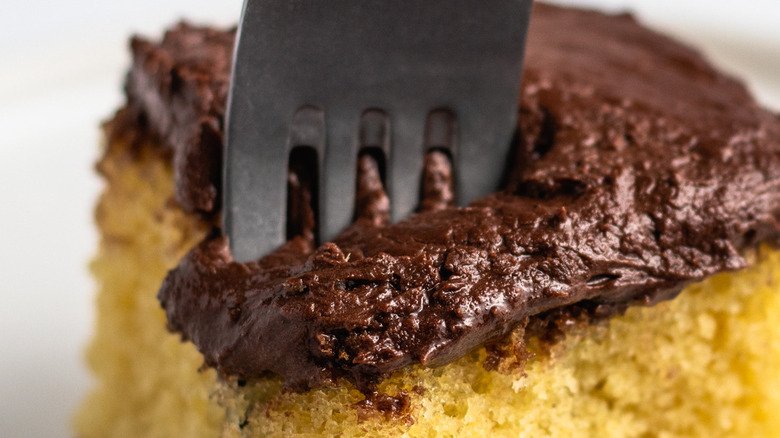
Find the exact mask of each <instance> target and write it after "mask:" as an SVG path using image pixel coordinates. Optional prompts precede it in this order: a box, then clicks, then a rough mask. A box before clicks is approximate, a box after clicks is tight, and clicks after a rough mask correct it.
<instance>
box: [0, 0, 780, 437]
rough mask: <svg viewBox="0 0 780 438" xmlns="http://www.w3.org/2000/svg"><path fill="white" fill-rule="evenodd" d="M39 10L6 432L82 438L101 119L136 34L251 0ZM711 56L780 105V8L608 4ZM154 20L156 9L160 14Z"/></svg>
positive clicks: (1, 139) (11, 210) (28, 52)
mask: <svg viewBox="0 0 780 438" xmlns="http://www.w3.org/2000/svg"><path fill="white" fill-rule="evenodd" d="M160 3H163V2H157V1H154V0H136V1H133V2H131V1H128V0H125V1H122V2H100V1H97V0H73V1H70V2H67V4H66V2H58V3H54V2H44V3H43V4H42V3H41V2H29V1H26V0H4V1H3V6H2V13H0V205H2V210H0V211H1V212H2V214H0V230H2V231H3V237H2V239H1V240H0V242H2V243H1V244H0V245H1V247H2V250H0V351H2V355H0V436H3V437H15V436H19V437H36V436H38V437H57V436H60V437H68V436H71V435H72V432H71V430H70V427H69V424H68V422H69V418H70V416H71V414H72V412H73V410H74V409H75V407H76V405H77V403H78V401H79V399H80V398H81V397H82V396H83V395H84V393H85V392H86V391H87V390H88V388H89V385H90V382H89V377H88V375H87V373H86V371H85V368H84V365H83V362H82V352H83V349H84V346H85V344H86V342H87V340H88V336H89V331H90V325H91V321H92V298H93V284H92V282H91V280H90V279H89V276H88V273H87V268H86V266H87V263H88V260H89V257H90V255H91V254H92V252H93V250H94V248H95V245H96V235H95V232H94V231H93V225H92V206H93V203H94V200H95V197H96V196H97V193H98V190H99V187H100V182H99V180H98V179H97V177H95V176H94V173H93V172H92V165H93V164H92V163H93V162H94V160H95V159H96V156H97V145H98V142H99V131H98V129H97V125H98V123H99V122H100V121H101V120H102V119H104V118H106V117H108V116H109V114H110V113H111V112H112V111H113V109H115V108H116V107H117V106H118V105H120V104H121V102H122V95H121V83H122V78H123V75H124V69H125V68H126V66H127V65H128V63H129V58H128V56H127V50H126V39H127V36H128V35H129V34H130V33H131V32H133V31H142V32H144V33H146V34H152V35H158V34H159V33H160V31H161V30H162V28H163V26H164V25H166V24H168V23H171V22H173V21H174V20H176V19H177V18H179V17H182V16H187V17H190V18H191V19H193V21H195V22H207V23H218V24H222V25H225V24H227V23H231V22H233V21H235V20H236V19H237V17H238V14H239V11H240V7H241V1H240V0H228V1H225V0H220V1H207V0H198V1H192V0H187V1H185V0H176V1H167V2H164V5H161V4H160ZM561 3H568V4H580V5H590V6H601V7H604V8H607V9H609V10H623V9H626V8H627V7H631V8H633V9H634V10H636V11H638V12H639V15H640V17H641V18H642V19H643V21H645V22H646V23H648V24H649V25H651V26H652V27H655V28H658V29H662V30H665V31H667V32H669V33H671V34H673V35H676V36H678V37H679V38H680V39H683V40H685V41H689V42H691V43H694V44H695V45H696V46H698V47H700V48H701V49H702V50H703V51H704V52H705V53H706V54H707V55H708V56H709V57H710V58H711V59H713V60H714V62H715V63H716V64H718V65H720V66H721V67H723V68H725V69H726V70H728V71H731V72H733V73H735V74H739V75H740V76H743V77H745V78H747V80H748V83H749V84H750V87H751V89H752V90H753V91H754V92H755V93H756V95H757V96H758V97H759V99H760V100H761V101H762V102H763V103H764V104H765V105H768V106H771V107H774V108H776V109H777V108H780V31H776V29H775V27H776V26H777V23H780V2H776V1H774V0H750V1H747V0H746V1H743V2H740V3H739V6H738V7H737V4H736V2H733V1H728V2H727V1H712V0H711V1H704V0H702V1H693V0H686V1H683V0H679V1H672V0H666V1H664V0H633V1H629V0H626V1H618V0H601V1H596V0H593V1H580V2H576V1H565V2H561ZM149 11H154V13H150V12H149Z"/></svg>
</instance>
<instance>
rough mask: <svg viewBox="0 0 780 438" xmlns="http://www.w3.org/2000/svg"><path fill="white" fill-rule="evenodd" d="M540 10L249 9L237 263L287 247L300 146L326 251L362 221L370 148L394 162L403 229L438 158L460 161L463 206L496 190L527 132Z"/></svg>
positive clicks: (428, 6) (240, 114)
mask: <svg viewBox="0 0 780 438" xmlns="http://www.w3.org/2000/svg"><path fill="white" fill-rule="evenodd" d="M531 4H532V0H490V1H489V2H486V1H484V0H424V1H422V0H246V2H245V4H244V11H243V13H242V18H241V24H240V26H239V32H238V38H237V43H236V44H237V45H236V51H235V57H234V64H233V77H232V85H231V89H230V95H229V101H228V117H227V128H226V144H227V149H226V154H225V163H224V165H225V174H224V184H223V201H224V210H223V211H224V217H223V225H224V227H225V230H226V232H227V234H228V236H229V237H230V244H231V251H232V253H233V257H234V258H235V259H236V260H238V261H249V260H255V259H258V258H260V257H261V256H263V255H265V254H267V253H269V252H270V251H272V250H273V249H275V248H276V247H278V246H279V245H281V244H282V243H284V239H285V224H286V216H287V212H286V208H287V193H286V191H287V169H288V159H289V158H288V157H289V155H290V151H291V150H292V148H294V147H296V146H307V147H310V148H313V149H314V150H315V151H316V153H317V157H318V160H317V167H318V169H317V172H316V173H317V174H318V175H320V181H319V184H318V187H319V203H318V204H319V210H320V211H319V212H318V213H319V214H318V217H319V235H320V236H321V237H322V239H323V240H329V239H331V238H333V237H334V236H335V235H336V234H337V233H338V232H339V231H340V230H342V229H343V228H344V227H346V226H347V225H349V223H350V222H351V220H352V214H353V213H352V210H353V206H354V199H355V193H354V188H355V176H356V175H355V174H356V164H357V155H358V151H359V149H360V148H361V147H364V146H372V147H378V148H379V150H381V151H383V152H384V153H385V160H386V163H387V169H386V174H387V178H386V189H387V192H388V195H389V198H390V203H391V218H392V220H393V221H398V220H400V219H402V218H404V217H406V216H407V215H409V214H411V213H413V212H414V210H415V208H416V206H417V203H418V194H419V190H420V176H421V175H420V174H421V170H422V165H423V157H424V154H425V152H426V149H427V148H430V147H437V148H447V149H449V154H450V156H451V157H452V160H453V167H454V173H455V177H456V188H455V192H456V200H457V202H458V203H459V204H461V205H465V204H468V203H469V202H471V201H473V200H474V199H476V198H478V197H480V196H484V195H487V194H489V193H490V192H492V191H495V190H496V189H497V188H498V185H499V183H500V179H501V176H502V175H501V174H502V172H501V170H502V169H503V168H504V165H505V162H506V159H507V155H508V153H509V148H510V142H511V137H512V135H513V132H514V129H515V125H516V119H517V105H518V96H519V87H520V75H521V70H522V60H523V51H524V47H525V36H526V30H527V27H528V19H529V16H530V10H531ZM432 111H433V112H432ZM442 114H445V115H449V116H445V117H442V116H441V115H442ZM429 115H430V117H429ZM426 133H427V140H426ZM438 143H446V144H438Z"/></svg>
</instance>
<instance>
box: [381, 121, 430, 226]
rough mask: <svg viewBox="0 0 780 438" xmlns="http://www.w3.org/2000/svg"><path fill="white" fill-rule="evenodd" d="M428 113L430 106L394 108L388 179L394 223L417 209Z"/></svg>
mask: <svg viewBox="0 0 780 438" xmlns="http://www.w3.org/2000/svg"><path fill="white" fill-rule="evenodd" d="M426 115H427V109H424V108H414V109H411V108H410V109H406V108H404V109H398V108H394V109H393V110H392V114H391V122H390V123H391V126H390V129H391V132H392V138H391V140H390V141H391V143H392V146H391V148H390V149H391V151H390V159H389V160H388V161H389V166H388V167H389V169H388V178H387V181H388V194H389V197H390V211H391V220H392V221H393V222H398V221H400V220H402V219H404V218H406V217H407V216H409V215H410V214H412V213H414V211H415V209H416V208H417V203H418V201H419V194H420V178H421V173H422V166H423V143H424V136H425V119H426Z"/></svg>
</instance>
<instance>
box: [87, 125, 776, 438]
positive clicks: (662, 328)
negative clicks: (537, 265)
mask: <svg viewBox="0 0 780 438" xmlns="http://www.w3.org/2000/svg"><path fill="white" fill-rule="evenodd" d="M110 129H111V128H110V126H109V130H110ZM129 143H130V141H129V140H128V139H126V138H114V139H113V141H112V144H111V147H110V151H111V152H110V153H109V154H107V156H106V157H105V158H104V159H103V160H102V162H101V164H100V169H101V172H102V173H103V175H104V176H105V178H106V180H107V182H108V184H107V188H106V190H105V192H104V194H103V196H102V198H101V200H100V204H99V207H98V210H97V217H98V224H99V227H100V230H101V235H102V241H101V244H100V251H99V253H98V256H97V258H96V259H95V262H94V263H93V266H92V268H93V272H94V274H95V276H96V278H97V280H98V283H99V285H100V292H99V295H98V315H97V327H96V335H95V338H94V340H93V341H92V344H91V346H90V348H89V355H88V357H89V365H90V367H91V368H92V370H93V372H94V374H95V376H96V378H97V384H96V388H95V389H94V390H93V392H92V393H91V394H90V395H89V397H88V398H87V400H86V401H85V402H84V403H83V405H82V406H81V409H80V411H79V412H78V415H77V417H76V421H75V426H76V431H77V432H76V435H77V436H79V437H82V438H90V437H131V436H138V437H176V436H182V437H184V436H186V437H198V436H203V437H215V436H224V437H241V436H243V437H261V436H273V437H294V436H300V437H304V436H305V437H314V436H342V437H350V436H377V437H383V436H408V437H429V438H432V437H482V436H484V437H503V436H506V437H517V436H529V437H577V436H583V437H643V438H646V437H672V436H702V437H718V436H723V437H774V436H780V416H778V415H776V413H777V412H780V373H778V372H777V370H778V369H780V252H775V251H772V250H769V249H768V248H763V249H762V250H760V251H758V253H757V255H756V256H755V257H754V258H753V260H754V261H753V263H752V267H750V268H748V269H746V270H743V271H739V272H736V273H725V274H719V275H716V276H714V277H712V278H710V279H708V280H706V281H704V282H703V283H700V284H695V285H692V286H689V287H687V288H686V289H685V290H684V291H683V292H682V293H681V294H680V296H678V297H677V298H675V299H674V300H672V301H667V302H663V303H660V304H658V305H656V306H653V307H632V308H630V309H629V310H628V312H627V313H626V314H625V315H624V316H617V317H615V318H613V319H611V320H610V321H609V322H608V323H604V324H599V325H596V326H590V327H584V328H583V327H572V328H570V329H568V330H567V331H568V335H567V338H566V340H565V341H564V342H560V343H558V344H556V345H555V346H554V347H553V348H552V349H551V351H549V353H544V352H539V354H538V355H537V356H536V357H534V358H532V359H530V360H529V362H528V364H527V366H526V371H525V375H523V374H522V373H519V372H515V373H509V374H506V373H500V372H497V371H486V370H485V369H484V367H483V360H484V358H485V355H486V352H485V349H484V348H480V349H477V350H475V351H473V352H472V353H470V354H469V355H467V356H466V357H464V358H462V359H460V360H458V361H456V362H454V363H451V364H448V365H446V366H444V367H439V368H422V367H419V366H417V367H412V368H408V369H404V370H402V371H399V372H396V373H395V374H394V375H393V376H392V377H391V378H390V379H388V380H386V381H385V382H384V383H383V385H382V387H381V389H382V390H383V391H384V392H385V393H387V394H391V395H394V394H397V392H398V391H406V392H407V393H408V394H409V403H410V406H409V409H408V412H407V413H406V415H405V416H403V417H401V418H390V419H386V418H384V417H383V416H381V415H377V414H375V413H372V412H365V411H364V410H361V409H360V408H359V407H356V406H355V404H356V403H358V402H360V401H361V400H362V399H363V395H362V394H361V393H360V392H359V391H357V390H356V389H355V388H354V387H353V386H352V385H351V384H349V383H346V382H343V381H342V382H340V383H339V384H337V385H335V386H329V387H325V388H321V389H317V390H312V391H309V392H305V393H295V392H285V391H282V386H283V382H282V381H281V379H279V378H278V377H270V376H269V377H266V378H259V379H253V380H250V381H248V382H242V383H244V384H243V386H241V385H239V384H238V382H236V381H235V380H232V379H228V380H222V379H220V378H219V377H218V376H217V373H216V372H215V371H214V370H213V369H210V368H205V369H201V365H202V364H203V357H202V356H201V355H200V353H198V352H197V350H196V349H195V347H194V346H193V345H192V344H191V343H187V342H185V343H182V342H181V341H180V338H179V336H178V335H176V334H172V333H170V332H168V331H167V330H166V328H165V325H166V323H165V315H164V313H163V311H162V309H161V308H160V305H159V302H158V301H157V297H156V295H157V290H158V288H159V285H160V282H161V281H162V279H163V277H164V276H165V273H166V271H167V270H168V269H171V268H173V267H174V266H175V265H176V264H177V263H178V261H179V258H180V257H181V256H182V255H183V254H184V253H185V252H186V251H187V250H188V249H189V248H190V247H191V246H192V245H194V244H195V243H197V242H198V241H199V240H200V239H202V238H203V237H204V236H205V235H206V233H207V232H208V229H209V227H210V223H209V222H208V221H205V220H203V219H202V218H199V217H198V216H195V215H191V214H188V213H185V212H184V211H182V210H181V209H180V208H179V207H177V206H176V205H175V204H172V202H171V194H172V193H173V177H172V169H171V165H170V162H169V160H168V159H167V158H166V157H165V156H163V155H161V154H159V153H156V152H154V151H155V145H153V144H146V145H142V146H140V148H139V147H138V146H135V147H131V145H130V144H129ZM532 344H533V342H532ZM531 348H532V349H534V347H533V345H532V346H531Z"/></svg>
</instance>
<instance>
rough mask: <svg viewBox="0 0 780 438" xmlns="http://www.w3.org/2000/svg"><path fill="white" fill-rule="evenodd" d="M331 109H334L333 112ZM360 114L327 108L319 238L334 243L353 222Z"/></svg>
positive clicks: (354, 111)
mask: <svg viewBox="0 0 780 438" xmlns="http://www.w3.org/2000/svg"><path fill="white" fill-rule="evenodd" d="M331 108H332V109H331ZM359 120H360V111H359V110H355V109H354V108H351V110H350V111H339V109H338V108H337V107H327V108H326V109H325V125H326V133H327V134H326V135H327V145H326V146H325V158H324V160H323V163H324V170H325V171H324V172H323V178H322V184H321V190H320V236H321V238H322V241H329V240H332V239H333V238H334V237H336V236H337V235H338V233H339V232H341V230H343V229H344V228H346V227H347V226H348V225H349V224H350V223H352V216H353V209H354V207H355V178H356V175H355V173H356V172H357V138H358V123H359Z"/></svg>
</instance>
